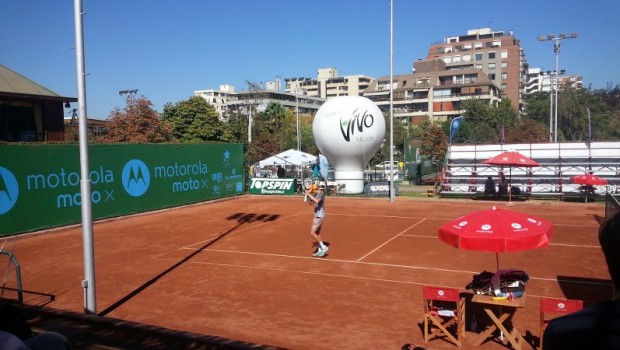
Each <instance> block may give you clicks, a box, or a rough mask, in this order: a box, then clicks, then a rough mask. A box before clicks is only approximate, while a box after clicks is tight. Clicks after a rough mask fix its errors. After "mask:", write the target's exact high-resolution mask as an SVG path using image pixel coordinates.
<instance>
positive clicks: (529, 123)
mask: <svg viewBox="0 0 620 350" xmlns="http://www.w3.org/2000/svg"><path fill="white" fill-rule="evenodd" d="M548 141H549V130H548V129H547V126H545V125H543V124H541V123H539V122H537V121H535V120H534V119H531V118H523V119H521V120H520V121H519V122H518V123H517V125H515V127H513V128H511V129H510V130H509V131H508V132H506V143H544V142H548Z"/></svg>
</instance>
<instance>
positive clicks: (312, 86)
mask: <svg viewBox="0 0 620 350" xmlns="http://www.w3.org/2000/svg"><path fill="white" fill-rule="evenodd" d="M374 81H375V79H374V78H372V77H369V76H367V75H346V76H343V77H339V76H338V71H337V70H336V69H335V68H320V69H319V70H318V73H317V78H316V79H313V78H305V77H300V78H286V79H285V83H286V86H285V91H286V92H288V93H295V91H303V92H304V93H305V94H307V95H308V96H312V97H320V98H323V99H326V100H327V99H329V98H331V97H336V96H361V95H362V93H363V92H364V91H365V90H366V89H367V88H368V87H369V86H370V84H371V83H372V82H374Z"/></svg>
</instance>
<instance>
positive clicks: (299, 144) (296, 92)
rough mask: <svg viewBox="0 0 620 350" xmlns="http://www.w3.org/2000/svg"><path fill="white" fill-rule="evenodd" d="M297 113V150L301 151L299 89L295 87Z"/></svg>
mask: <svg viewBox="0 0 620 350" xmlns="http://www.w3.org/2000/svg"><path fill="white" fill-rule="evenodd" d="M295 113H296V115H297V150H298V151H301V140H300V137H299V136H300V135H299V89H298V88H295Z"/></svg>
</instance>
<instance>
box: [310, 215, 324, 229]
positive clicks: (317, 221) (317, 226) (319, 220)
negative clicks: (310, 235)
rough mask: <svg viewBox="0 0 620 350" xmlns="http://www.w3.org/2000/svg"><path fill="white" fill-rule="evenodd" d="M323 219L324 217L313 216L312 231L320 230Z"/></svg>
mask: <svg viewBox="0 0 620 350" xmlns="http://www.w3.org/2000/svg"><path fill="white" fill-rule="evenodd" d="M323 220H325V217H322V218H314V220H312V232H314V233H320V232H321V226H323Z"/></svg>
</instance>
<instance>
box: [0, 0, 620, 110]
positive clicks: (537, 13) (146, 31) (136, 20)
mask: <svg viewBox="0 0 620 350" xmlns="http://www.w3.org/2000/svg"><path fill="white" fill-rule="evenodd" d="M73 5H74V1H72V0H62V1H61V0H54V1H50V0H3V1H2V2H1V4H0V26H1V29H0V43H2V45H0V64H3V65H5V66H7V67H8V68H10V69H12V70H14V71H16V72H17V73H20V74H22V75H24V76H26V77H28V78H30V79H31V80H33V81H35V82H37V83H39V84H41V85H43V86H45V87H47V88H49V89H51V90H52V91H54V92H56V93H58V94H60V95H63V96H72V97H77V78H76V58H75V50H73V47H74V46H75V28H74V14H73ZM83 9H84V12H87V14H86V16H84V41H85V42H84V46H85V62H86V63H85V64H86V71H87V73H88V76H87V79H86V92H87V109H88V113H87V114H88V117H90V118H98V119H105V118H107V116H108V115H109V113H110V112H111V111H112V110H113V109H114V108H115V107H121V108H122V107H123V106H124V99H123V98H122V97H121V96H119V94H118V91H120V90H130V89H139V92H138V94H139V95H144V96H145V97H146V98H148V99H150V100H151V101H152V102H153V103H154V105H155V106H154V107H155V109H157V110H158V111H161V110H162V109H163V105H164V104H165V103H168V102H172V103H176V102H179V101H182V100H186V99H188V98H189V97H190V96H192V94H193V92H194V91H195V90H205V89H217V88H219V86H220V85H223V84H231V85H234V86H235V87H236V89H237V90H242V89H247V84H246V83H245V82H246V81H252V82H255V83H260V82H266V81H273V80H275V79H276V77H278V76H279V77H281V78H282V80H283V81H284V78H289V77H311V78H316V75H317V70H318V69H319V68H327V67H333V68H336V69H337V70H338V74H339V75H340V76H343V75H351V74H365V75H369V76H372V77H375V78H378V77H381V76H388V75H389V74H390V2H389V1H388V0H311V1H310V0H307V1H302V0H218V1H216V0H83ZM619 13H620V1H619V0H592V1H583V0H543V1H541V0H522V1H509V2H498V1H487V0H478V1H462V0H444V1H414V0H394V22H393V26H394V31H393V33H394V51H393V57H394V74H404V73H410V72H411V67H412V64H413V61H415V60H417V59H420V58H425V57H426V55H427V52H428V48H429V45H430V44H431V43H434V42H438V41H442V40H443V38H444V37H446V36H456V35H462V34H465V33H466V32H467V30H468V29H475V28H484V27H490V28H492V29H495V30H504V31H505V32H509V31H513V32H514V34H515V36H516V37H517V38H518V39H519V40H520V41H521V46H522V47H523V49H524V51H525V55H526V59H527V61H528V63H529V64H530V66H531V67H541V68H542V69H544V70H553V69H555V56H554V53H553V42H551V41H547V42H540V41H538V40H537V39H536V37H537V36H538V35H541V34H544V35H547V34H551V33H555V34H558V33H560V32H564V33H571V32H579V37H578V38H577V39H571V40H564V41H562V45H561V51H560V55H559V64H560V69H565V70H566V72H567V74H580V75H582V76H583V80H584V84H585V86H591V87H592V88H595V89H597V88H605V87H606V86H607V84H608V83H612V84H613V85H616V84H620V69H619V68H618V64H617V62H618V60H619V59H620V39H619V38H620V25H618V14H619Z"/></svg>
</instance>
